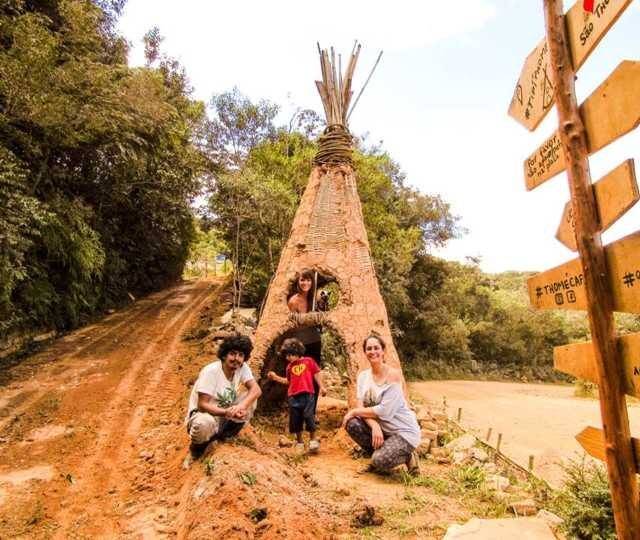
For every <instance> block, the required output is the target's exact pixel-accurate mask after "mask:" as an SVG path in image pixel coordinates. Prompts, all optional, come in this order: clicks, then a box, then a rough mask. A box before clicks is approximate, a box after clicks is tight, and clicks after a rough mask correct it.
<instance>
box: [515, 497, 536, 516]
mask: <svg viewBox="0 0 640 540" xmlns="http://www.w3.org/2000/svg"><path fill="white" fill-rule="evenodd" d="M509 510H511V511H512V512H513V513H514V514H515V515H516V516H534V515H535V514H536V513H537V512H538V507H537V506H536V503H535V501H534V500H533V499H524V500H522V501H517V502H514V503H511V504H510V505H509Z"/></svg>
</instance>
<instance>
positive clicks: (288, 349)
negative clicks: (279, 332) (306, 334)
mask: <svg viewBox="0 0 640 540" xmlns="http://www.w3.org/2000/svg"><path fill="white" fill-rule="evenodd" d="M288 354H293V355H295V356H302V355H304V345H303V344H302V341H300V340H299V339H297V338H288V339H285V340H284V341H283V342H282V346H281V347H280V356H282V358H286V357H287V355H288Z"/></svg>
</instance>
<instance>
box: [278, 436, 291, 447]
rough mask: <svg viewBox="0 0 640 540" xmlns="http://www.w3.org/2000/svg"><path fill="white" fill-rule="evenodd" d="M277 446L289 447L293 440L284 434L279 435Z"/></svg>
mask: <svg viewBox="0 0 640 540" xmlns="http://www.w3.org/2000/svg"><path fill="white" fill-rule="evenodd" d="M278 446H279V447H280V448H290V447H291V446H293V441H292V440H291V439H288V438H287V437H285V436H284V435H280V438H279V439H278Z"/></svg>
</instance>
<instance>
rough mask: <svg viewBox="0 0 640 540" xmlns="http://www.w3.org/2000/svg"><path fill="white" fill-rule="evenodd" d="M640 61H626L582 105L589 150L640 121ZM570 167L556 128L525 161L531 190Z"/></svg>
mask: <svg viewBox="0 0 640 540" xmlns="http://www.w3.org/2000/svg"><path fill="white" fill-rule="evenodd" d="M638 88H640V62H632V61H630V60H625V61H624V62H622V63H621V64H620V65H619V66H618V67H617V68H616V69H615V70H614V71H613V73H612V74H611V75H609V77H608V78H607V80H606V81H605V82H604V83H602V84H601V85H600V86H599V87H598V88H597V89H596V90H595V92H593V94H591V95H590V96H589V97H588V98H587V99H586V100H585V102H584V103H583V104H582V106H581V107H580V116H581V118H582V120H583V122H584V126H585V128H586V130H587V150H588V155H591V154H593V153H595V152H597V151H598V150H600V149H602V148H604V147H605V146H607V145H608V144H610V143H612V142H613V141H615V140H616V139H618V138H620V137H622V136H623V135H625V134H627V133H629V132H630V131H632V130H633V129H634V128H636V127H637V126H638V124H640V100H639V99H638V93H637V89H638ZM565 167H566V164H565V154H564V152H562V150H561V144H560V133H559V132H558V131H556V132H555V133H554V134H553V135H551V136H550V137H549V138H547V139H546V140H545V142H544V143H542V144H541V145H540V146H539V147H538V149H537V150H536V151H535V152H534V153H533V154H531V155H530V156H529V157H528V158H527V159H525V160H524V177H525V183H526V186H527V190H532V189H533V188H535V187H538V186H539V185H540V184H542V183H544V182H546V181H547V180H549V179H550V178H553V177H554V176H555V175H556V174H558V173H560V172H562V171H563V170H564V169H565Z"/></svg>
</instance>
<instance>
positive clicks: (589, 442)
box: [576, 426, 640, 472]
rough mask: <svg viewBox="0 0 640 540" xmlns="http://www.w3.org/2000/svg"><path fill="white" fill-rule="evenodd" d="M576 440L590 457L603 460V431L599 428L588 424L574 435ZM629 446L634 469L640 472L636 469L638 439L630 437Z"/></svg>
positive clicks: (638, 455)
mask: <svg viewBox="0 0 640 540" xmlns="http://www.w3.org/2000/svg"><path fill="white" fill-rule="evenodd" d="M576 440H577V441H578V442H579V443H580V446H582V448H584V451H585V452H586V453H587V454H589V455H590V456H591V457H594V458H596V459H599V460H600V461H605V455H606V453H605V452H606V451H605V443H604V432H603V431H602V430H601V429H598V428H595V427H592V426H588V427H586V428H584V429H583V430H582V431H581V432H580V433H578V434H577V435H576ZM631 446H632V448H633V455H634V458H635V461H636V471H638V472H640V469H638V463H640V440H638V439H636V438H635V437H631Z"/></svg>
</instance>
